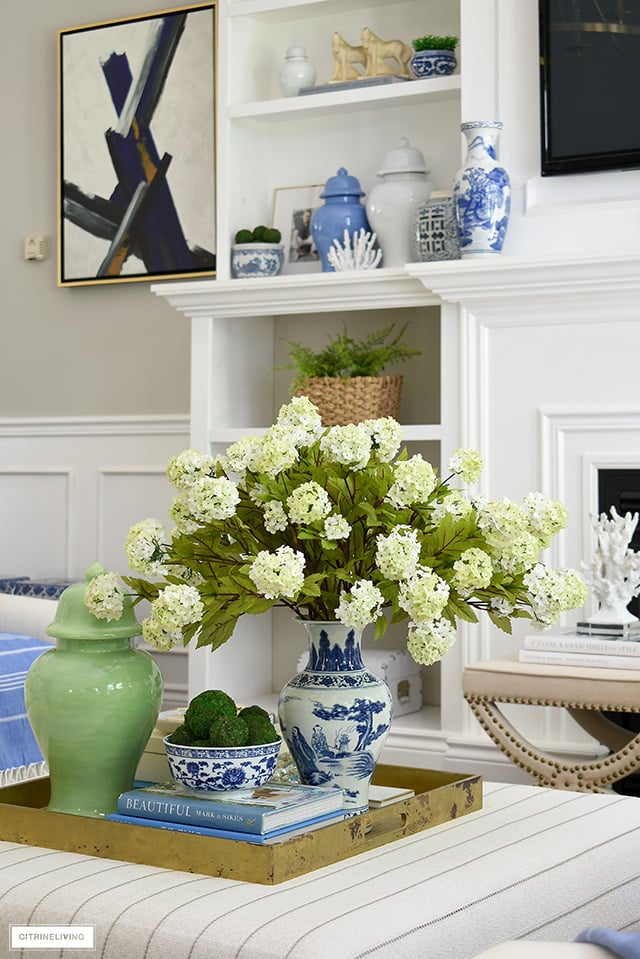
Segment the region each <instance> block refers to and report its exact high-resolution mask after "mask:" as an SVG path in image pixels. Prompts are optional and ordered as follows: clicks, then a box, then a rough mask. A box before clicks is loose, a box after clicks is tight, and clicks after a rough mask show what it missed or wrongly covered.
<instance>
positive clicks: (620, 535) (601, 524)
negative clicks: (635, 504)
mask: <svg viewBox="0 0 640 959" xmlns="http://www.w3.org/2000/svg"><path fill="white" fill-rule="evenodd" d="M610 513H611V517H610V518H609V517H608V516H607V514H606V513H601V514H600V516H599V517H593V518H592V526H593V529H594V530H595V533H596V537H597V544H596V548H595V549H594V551H593V560H592V562H591V564H590V565H587V564H586V563H582V564H581V566H582V570H583V572H584V574H585V577H584V578H585V580H586V582H587V583H588V584H589V586H591V588H592V590H593V593H594V595H595V597H596V599H597V600H598V603H599V606H600V608H599V609H598V612H597V613H595V614H594V615H593V616H590V617H589V622H590V623H616V624H618V623H635V622H637V617H636V616H634V615H633V614H632V613H630V612H629V610H628V609H627V608H626V607H627V606H628V604H629V603H630V602H631V600H632V599H633V598H634V597H635V596H637V595H638V593H640V553H638V552H636V551H635V550H632V549H630V548H629V544H630V542H631V540H632V538H633V534H634V532H635V529H636V526H637V525H638V513H634V514H633V515H632V514H631V513H625V515H624V516H620V514H619V513H618V512H617V510H616V508H615V506H612V507H611V510H610Z"/></svg>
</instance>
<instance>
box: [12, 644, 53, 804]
mask: <svg viewBox="0 0 640 959" xmlns="http://www.w3.org/2000/svg"><path fill="white" fill-rule="evenodd" d="M47 649H52V645H51V643H45V642H43V641H42V640H40V639H34V638H33V637H32V636H23V635H18V634H16V633H0V786H9V785H11V784H12V783H16V782H22V781H23V780H25V779H30V778H32V777H34V776H43V775H46V772H47V767H46V763H45V762H44V759H43V757H42V753H41V752H40V748H39V746H38V744H37V742H36V740H35V737H34V735H33V731H32V729H31V725H30V724H29V720H28V718H27V712H26V709H25V704H24V683H25V679H26V677H27V673H28V671H29V667H30V666H31V664H32V663H33V662H34V660H36V659H37V658H38V656H39V655H40V654H41V653H43V652H45V650H47Z"/></svg>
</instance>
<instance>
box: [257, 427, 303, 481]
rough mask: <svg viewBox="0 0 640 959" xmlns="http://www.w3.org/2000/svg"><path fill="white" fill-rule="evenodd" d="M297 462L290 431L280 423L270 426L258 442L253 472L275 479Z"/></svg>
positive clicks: (295, 449)
mask: <svg viewBox="0 0 640 959" xmlns="http://www.w3.org/2000/svg"><path fill="white" fill-rule="evenodd" d="M297 461H298V450H297V448H296V446H295V444H294V442H293V437H292V435H291V431H290V430H289V429H288V428H287V427H286V426H283V425H282V424H280V423H275V424H274V425H273V426H270V427H269V429H268V430H267V432H266V433H265V434H264V436H263V437H262V440H261V442H260V451H259V453H258V455H257V456H256V458H255V463H254V469H255V471H256V472H257V473H266V474H267V476H270V477H271V479H275V477H276V476H278V475H279V474H280V473H281V472H282V471H283V470H285V469H288V468H289V467H290V466H293V464H294V463H296V462H297Z"/></svg>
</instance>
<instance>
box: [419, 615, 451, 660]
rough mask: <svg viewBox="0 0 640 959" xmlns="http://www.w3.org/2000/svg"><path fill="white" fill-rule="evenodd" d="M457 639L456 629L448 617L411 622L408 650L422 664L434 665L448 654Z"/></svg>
mask: <svg viewBox="0 0 640 959" xmlns="http://www.w3.org/2000/svg"><path fill="white" fill-rule="evenodd" d="M455 640H456V631H455V628H454V627H453V626H452V625H451V623H450V622H449V620H448V619H435V620H433V621H431V622H429V623H409V630H408V636H407V652H408V653H409V655H410V656H411V658H412V659H414V660H415V661H416V663H419V664H420V665H421V666H432V665H433V663H437V662H439V661H440V660H441V659H443V658H444V657H445V656H446V654H447V653H448V652H449V650H450V649H451V647H452V646H453V644H454V643H455Z"/></svg>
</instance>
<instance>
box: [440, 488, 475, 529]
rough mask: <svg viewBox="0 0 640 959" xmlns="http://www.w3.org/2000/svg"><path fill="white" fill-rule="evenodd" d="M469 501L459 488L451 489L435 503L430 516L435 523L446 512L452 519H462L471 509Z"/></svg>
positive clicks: (443, 516)
mask: <svg viewBox="0 0 640 959" xmlns="http://www.w3.org/2000/svg"><path fill="white" fill-rule="evenodd" d="M472 508H473V507H472V506H471V503H470V502H469V500H468V499H467V498H466V496H465V495H464V493H463V492H462V491H461V490H459V489H453V490H451V491H450V492H449V493H447V495H446V496H444V497H443V498H442V499H441V500H440V502H439V503H435V504H434V506H433V511H432V514H431V516H432V518H433V521H434V522H435V523H441V522H442V520H443V519H444V518H445V516H446V515H447V514H449V516H453V518H454V519H462V517H463V516H466V515H467V514H468V513H470V512H471V510H472Z"/></svg>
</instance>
